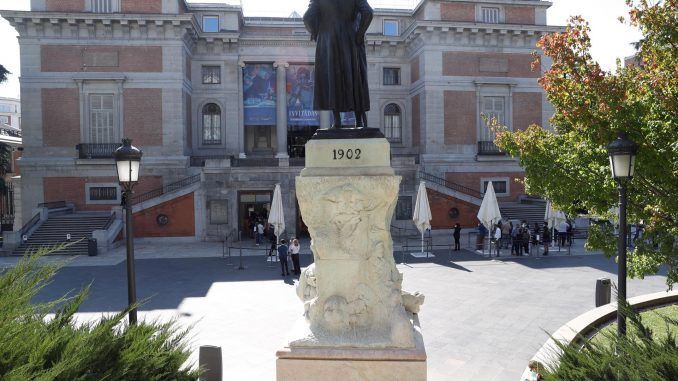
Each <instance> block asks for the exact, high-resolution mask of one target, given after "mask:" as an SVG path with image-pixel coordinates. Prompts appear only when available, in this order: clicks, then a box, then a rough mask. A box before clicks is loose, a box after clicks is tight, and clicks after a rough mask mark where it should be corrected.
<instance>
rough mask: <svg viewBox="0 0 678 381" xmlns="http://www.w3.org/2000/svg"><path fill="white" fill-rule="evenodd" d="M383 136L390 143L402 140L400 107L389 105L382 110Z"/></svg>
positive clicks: (393, 104)
mask: <svg viewBox="0 0 678 381" xmlns="http://www.w3.org/2000/svg"><path fill="white" fill-rule="evenodd" d="M384 135H385V136H386V139H388V141H390V142H392V143H400V142H402V139H403V124H402V115H401V113H400V107H398V105H397V104H395V103H389V104H388V105H386V107H385V108H384Z"/></svg>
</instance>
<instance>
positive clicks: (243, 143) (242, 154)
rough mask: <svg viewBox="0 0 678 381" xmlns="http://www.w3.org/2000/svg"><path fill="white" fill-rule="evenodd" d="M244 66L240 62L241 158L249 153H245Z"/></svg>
mask: <svg viewBox="0 0 678 381" xmlns="http://www.w3.org/2000/svg"><path fill="white" fill-rule="evenodd" d="M244 67H245V63H244V62H238V152H239V154H238V157H240V158H241V159H244V158H245V157H247V155H245V108H244V103H243V102H244V101H243V93H242V87H243V82H242V81H243V77H242V69H243V68H244Z"/></svg>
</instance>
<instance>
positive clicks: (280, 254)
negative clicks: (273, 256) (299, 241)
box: [278, 240, 290, 276]
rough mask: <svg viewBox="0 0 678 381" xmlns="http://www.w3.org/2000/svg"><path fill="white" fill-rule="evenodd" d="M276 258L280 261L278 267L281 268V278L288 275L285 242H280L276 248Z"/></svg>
mask: <svg viewBox="0 0 678 381" xmlns="http://www.w3.org/2000/svg"><path fill="white" fill-rule="evenodd" d="M278 258H279V259H280V266H281V267H282V274H281V275H282V276H285V275H290V268H289V266H288V265H287V241H285V240H282V241H280V246H278Z"/></svg>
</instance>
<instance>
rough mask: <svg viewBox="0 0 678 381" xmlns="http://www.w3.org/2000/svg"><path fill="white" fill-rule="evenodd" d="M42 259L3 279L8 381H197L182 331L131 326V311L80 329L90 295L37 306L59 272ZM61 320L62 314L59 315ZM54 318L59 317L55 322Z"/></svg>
mask: <svg viewBox="0 0 678 381" xmlns="http://www.w3.org/2000/svg"><path fill="white" fill-rule="evenodd" d="M39 258H40V255H35V256H32V257H30V258H26V259H24V260H22V261H21V262H19V263H18V265H17V266H16V267H14V268H10V269H7V270H5V271H4V272H2V273H0V379H1V380H7V381H15V380H16V381H24V380H43V381H52V380H53V381H60V380H64V381H72V380H82V381H87V380H92V381H94V380H158V381H160V380H186V381H188V380H191V381H195V380H196V379H197V377H198V372H197V371H195V370H191V369H183V367H184V364H185V362H186V360H187V359H188V356H189V351H188V349H187V345H186V341H185V340H186V335H187V331H180V330H178V329H177V328H176V327H175V325H174V323H172V322H170V323H164V324H158V323H145V322H141V323H139V324H137V325H134V326H129V325H127V324H125V323H124V321H125V318H126V314H127V311H122V312H120V313H117V314H115V315H112V316H108V317H102V318H101V319H99V320H97V321H95V322H92V323H81V322H77V323H76V322H75V321H74V314H75V313H76V312H77V310H78V308H79V306H80V305H81V304H82V302H83V301H84V300H85V298H86V297H87V289H85V290H83V291H81V292H79V293H78V294H77V295H75V296H73V297H68V298H67V297H64V298H61V299H59V300H56V301H53V302H49V303H38V304H32V303H31V300H32V299H33V297H35V296H36V295H37V294H38V292H39V291H40V290H41V289H43V288H44V287H45V286H46V285H47V284H48V282H49V280H50V279H51V278H52V277H53V276H54V275H55V274H56V272H57V271H58V269H59V266H57V265H44V264H40V265H38V263H37V261H38V260H39ZM54 312H55V313H54ZM50 313H54V315H53V317H51V316H48V315H49V314H50Z"/></svg>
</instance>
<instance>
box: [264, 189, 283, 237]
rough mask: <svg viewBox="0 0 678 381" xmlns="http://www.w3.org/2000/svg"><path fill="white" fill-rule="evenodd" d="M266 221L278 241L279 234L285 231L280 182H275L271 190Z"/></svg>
mask: <svg viewBox="0 0 678 381" xmlns="http://www.w3.org/2000/svg"><path fill="white" fill-rule="evenodd" d="M268 223H269V224H270V225H273V232H274V233H275V236H276V243H280V235H281V234H282V233H283V232H284V231H285V215H284V214H283V205H282V194H281V192H280V184H276V185H275V190H274V191H273V203H272V204H271V211H270V212H269V213H268Z"/></svg>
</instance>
